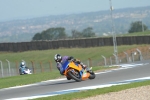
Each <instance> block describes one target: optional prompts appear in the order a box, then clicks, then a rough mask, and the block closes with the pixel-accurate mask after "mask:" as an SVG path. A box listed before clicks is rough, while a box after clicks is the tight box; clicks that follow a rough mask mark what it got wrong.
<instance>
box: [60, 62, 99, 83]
mask: <svg viewBox="0 0 150 100" xmlns="http://www.w3.org/2000/svg"><path fill="white" fill-rule="evenodd" d="M62 67H63V68H64V69H65V71H64V75H65V76H66V77H67V79H74V80H75V81H77V82H80V81H83V80H87V79H94V78H95V76H96V75H95V73H94V72H93V71H92V68H90V69H89V70H86V69H83V68H82V66H81V65H80V64H77V63H75V62H73V61H66V62H65V63H64V64H63V66H62Z"/></svg>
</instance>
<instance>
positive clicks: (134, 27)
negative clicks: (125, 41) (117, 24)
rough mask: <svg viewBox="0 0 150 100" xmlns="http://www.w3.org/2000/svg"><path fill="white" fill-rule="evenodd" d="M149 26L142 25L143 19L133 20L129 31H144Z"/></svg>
mask: <svg viewBox="0 0 150 100" xmlns="http://www.w3.org/2000/svg"><path fill="white" fill-rule="evenodd" d="M147 29H148V28H147V26H146V25H145V24H143V26H142V21H136V22H132V23H131V25H130V29H129V31H128V32H129V33H133V32H142V31H143V30H144V31H145V30H147Z"/></svg>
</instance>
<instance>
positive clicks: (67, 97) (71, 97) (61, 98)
mask: <svg viewBox="0 0 150 100" xmlns="http://www.w3.org/2000/svg"><path fill="white" fill-rule="evenodd" d="M147 85H150V80H148V81H143V82H135V83H130V84H125V85H118V86H111V87H105V88H97V89H93V90H87V91H81V92H76V93H68V94H63V95H57V96H50V97H44V98H37V99H36V100H75V99H83V98H87V97H91V96H96V95H100V94H105V93H110V92H118V91H121V90H125V89H130V88H136V87H140V86H147Z"/></svg>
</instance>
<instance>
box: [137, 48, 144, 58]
mask: <svg viewBox="0 0 150 100" xmlns="http://www.w3.org/2000/svg"><path fill="white" fill-rule="evenodd" d="M136 50H137V51H138V52H139V54H140V61H142V60H143V57H142V53H141V51H140V50H139V49H136Z"/></svg>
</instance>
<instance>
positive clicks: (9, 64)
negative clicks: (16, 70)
mask: <svg viewBox="0 0 150 100" xmlns="http://www.w3.org/2000/svg"><path fill="white" fill-rule="evenodd" d="M6 61H7V62H8V70H9V76H11V71H10V62H9V61H8V60H7V59H6Z"/></svg>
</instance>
